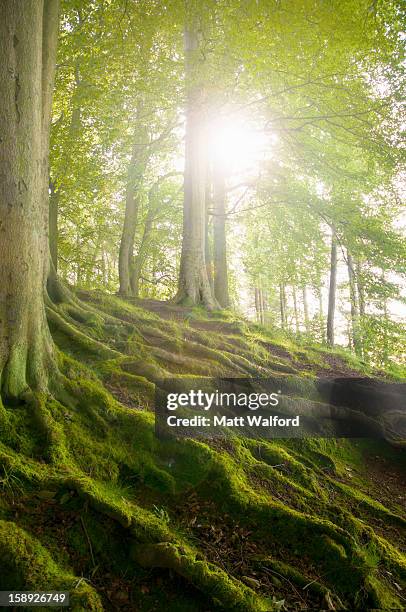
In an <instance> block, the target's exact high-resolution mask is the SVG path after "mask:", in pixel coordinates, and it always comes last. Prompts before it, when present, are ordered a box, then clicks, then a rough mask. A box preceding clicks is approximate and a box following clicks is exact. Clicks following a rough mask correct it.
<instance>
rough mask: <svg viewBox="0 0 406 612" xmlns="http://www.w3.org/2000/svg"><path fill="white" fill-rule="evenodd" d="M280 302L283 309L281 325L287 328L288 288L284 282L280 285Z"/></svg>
mask: <svg viewBox="0 0 406 612" xmlns="http://www.w3.org/2000/svg"><path fill="white" fill-rule="evenodd" d="M279 302H280V310H281V327H282V329H286V324H287V313H286V290H285V285H284V283H281V284H280V285H279Z"/></svg>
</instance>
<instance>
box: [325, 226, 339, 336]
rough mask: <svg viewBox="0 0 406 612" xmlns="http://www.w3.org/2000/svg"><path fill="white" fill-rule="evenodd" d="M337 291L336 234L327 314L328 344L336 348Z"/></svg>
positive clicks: (331, 263)
mask: <svg viewBox="0 0 406 612" xmlns="http://www.w3.org/2000/svg"><path fill="white" fill-rule="evenodd" d="M336 289H337V242H336V237H335V233H334V232H333V235H332V237H331V252H330V285H329V292H328V312H327V344H329V345H330V346H334V317H335V309H336Z"/></svg>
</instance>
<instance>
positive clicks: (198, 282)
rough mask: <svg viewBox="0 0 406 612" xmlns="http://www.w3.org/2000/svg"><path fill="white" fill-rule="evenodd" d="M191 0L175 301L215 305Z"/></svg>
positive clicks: (202, 103) (201, 92)
mask: <svg viewBox="0 0 406 612" xmlns="http://www.w3.org/2000/svg"><path fill="white" fill-rule="evenodd" d="M194 4H195V3H194V2H191V0H188V1H187V4H186V12H187V16H186V27H185V35H184V40H185V80H186V87H187V108H186V134H185V179H184V204H183V240H182V253H181V258H180V269H179V282H178V292H177V294H176V297H175V301H176V302H178V303H186V304H189V305H195V304H203V305H204V306H206V307H207V308H209V309H212V308H215V307H217V306H218V304H217V301H216V300H215V298H214V296H213V293H212V289H211V287H210V283H209V278H208V275H207V268H206V261H205V225H206V223H205V215H206V205H205V191H206V180H207V154H206V129H205V124H206V113H205V92H204V87H203V85H202V83H201V78H200V75H199V62H200V61H201V60H202V56H201V51H200V45H199V35H198V27H197V23H196V11H195V10H193V9H194V8H195V6H194Z"/></svg>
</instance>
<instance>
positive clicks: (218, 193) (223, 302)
mask: <svg viewBox="0 0 406 612" xmlns="http://www.w3.org/2000/svg"><path fill="white" fill-rule="evenodd" d="M213 186H214V198H213V199H214V211H213V262H214V295H215V298H216V300H217V301H218V303H219V304H220V306H221V307H222V308H228V307H229V306H230V297H229V293H228V272H227V245H226V182H225V177H224V174H223V173H222V171H221V169H218V168H214V171H213Z"/></svg>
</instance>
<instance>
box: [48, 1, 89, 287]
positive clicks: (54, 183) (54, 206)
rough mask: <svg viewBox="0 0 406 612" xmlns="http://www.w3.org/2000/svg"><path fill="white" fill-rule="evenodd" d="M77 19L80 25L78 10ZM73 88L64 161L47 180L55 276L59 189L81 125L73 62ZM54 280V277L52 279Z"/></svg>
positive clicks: (77, 84)
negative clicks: (57, 170)
mask: <svg viewBox="0 0 406 612" xmlns="http://www.w3.org/2000/svg"><path fill="white" fill-rule="evenodd" d="M79 21H80V25H82V21H81V17H80V12H79ZM75 85H76V86H75V90H74V93H73V95H72V102H71V103H72V106H73V109H72V116H71V121H70V125H69V135H68V143H69V145H70V146H69V147H68V150H67V151H64V155H63V157H64V161H63V164H62V168H61V171H60V173H59V176H58V177H57V178H56V179H55V180H51V179H50V180H49V188H50V197H49V250H50V252H51V261H52V275H53V276H55V275H56V273H57V271H58V236H59V201H60V195H61V191H63V187H64V185H63V183H64V180H65V176H66V173H67V172H68V171H69V169H70V165H71V161H72V157H73V156H74V154H75V148H74V147H73V146H72V140H74V139H75V137H76V135H77V134H78V132H79V130H80V127H81V108H80V103H79V99H80V89H81V79H80V73H79V63H78V62H76V64H75ZM54 280H55V279H54Z"/></svg>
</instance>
